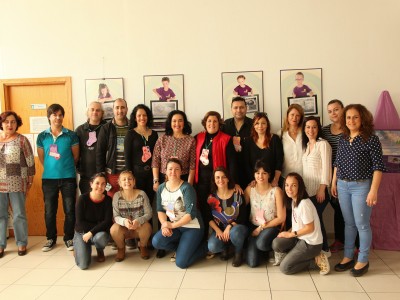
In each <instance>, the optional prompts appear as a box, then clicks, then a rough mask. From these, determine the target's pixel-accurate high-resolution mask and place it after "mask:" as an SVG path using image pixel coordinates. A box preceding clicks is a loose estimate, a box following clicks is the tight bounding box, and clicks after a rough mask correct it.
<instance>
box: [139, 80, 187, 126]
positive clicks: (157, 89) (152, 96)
mask: <svg viewBox="0 0 400 300" xmlns="http://www.w3.org/2000/svg"><path fill="white" fill-rule="evenodd" d="M143 82H144V103H145V104H146V105H147V106H148V107H150V109H153V108H157V109H158V110H160V109H162V108H168V109H169V108H171V107H172V106H173V107H174V109H179V110H182V111H185V101H184V100H185V98H184V80H183V74H169V75H144V76H143ZM156 102H160V104H157V103H156ZM168 102H171V103H174V104H173V105H169V104H165V103H168ZM163 103H164V104H163ZM153 114H154V111H153ZM161 117H162V118H165V116H160V118H161Z"/></svg>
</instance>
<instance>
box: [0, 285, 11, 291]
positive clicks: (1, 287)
mask: <svg viewBox="0 0 400 300" xmlns="http://www.w3.org/2000/svg"><path fill="white" fill-rule="evenodd" d="M8 286H9V284H0V292H1V291H2V290H4V289H5V288H7V287H8Z"/></svg>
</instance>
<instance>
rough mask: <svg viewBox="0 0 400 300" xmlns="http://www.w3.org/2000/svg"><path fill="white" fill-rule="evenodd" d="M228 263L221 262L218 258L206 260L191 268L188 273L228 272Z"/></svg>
mask: <svg viewBox="0 0 400 300" xmlns="http://www.w3.org/2000/svg"><path fill="white" fill-rule="evenodd" d="M226 269H227V262H226V261H222V260H220V259H219V258H218V257H215V258H213V259H205V260H201V261H199V262H196V263H195V264H194V265H192V266H190V267H189V268H188V269H187V271H186V272H189V273H190V272H224V273H225V272H226Z"/></svg>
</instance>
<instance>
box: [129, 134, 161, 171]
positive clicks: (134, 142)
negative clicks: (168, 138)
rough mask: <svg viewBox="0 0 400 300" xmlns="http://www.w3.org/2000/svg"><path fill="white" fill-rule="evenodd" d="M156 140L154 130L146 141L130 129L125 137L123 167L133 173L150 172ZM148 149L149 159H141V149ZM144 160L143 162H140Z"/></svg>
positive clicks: (156, 135) (156, 136)
mask: <svg viewBox="0 0 400 300" xmlns="http://www.w3.org/2000/svg"><path fill="white" fill-rule="evenodd" d="M157 139H158V134H157V132H155V131H154V130H153V131H152V132H151V134H150V136H149V137H148V140H146V138H145V137H144V136H142V135H141V134H139V133H137V132H136V131H135V130H133V129H131V130H129V131H128V133H127V134H126V136H125V143H124V151H125V167H126V169H127V170H130V171H133V172H134V173H135V170H136V171H137V170H139V171H151V161H152V159H153V150H154V146H155V145H156V142H157ZM147 146H148V147H149V148H150V153H151V155H152V156H151V157H150V158H149V159H147V160H146V158H147V157H143V147H147ZM142 158H143V160H145V161H143V160H142Z"/></svg>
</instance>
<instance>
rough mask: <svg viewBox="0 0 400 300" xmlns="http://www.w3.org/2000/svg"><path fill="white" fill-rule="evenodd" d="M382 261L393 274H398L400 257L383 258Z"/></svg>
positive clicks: (399, 273)
mask: <svg viewBox="0 0 400 300" xmlns="http://www.w3.org/2000/svg"><path fill="white" fill-rule="evenodd" d="M383 262H384V263H385V264H386V265H387V266H388V268H390V269H391V270H392V271H393V272H394V273H395V274H397V275H400V259H398V258H383Z"/></svg>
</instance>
